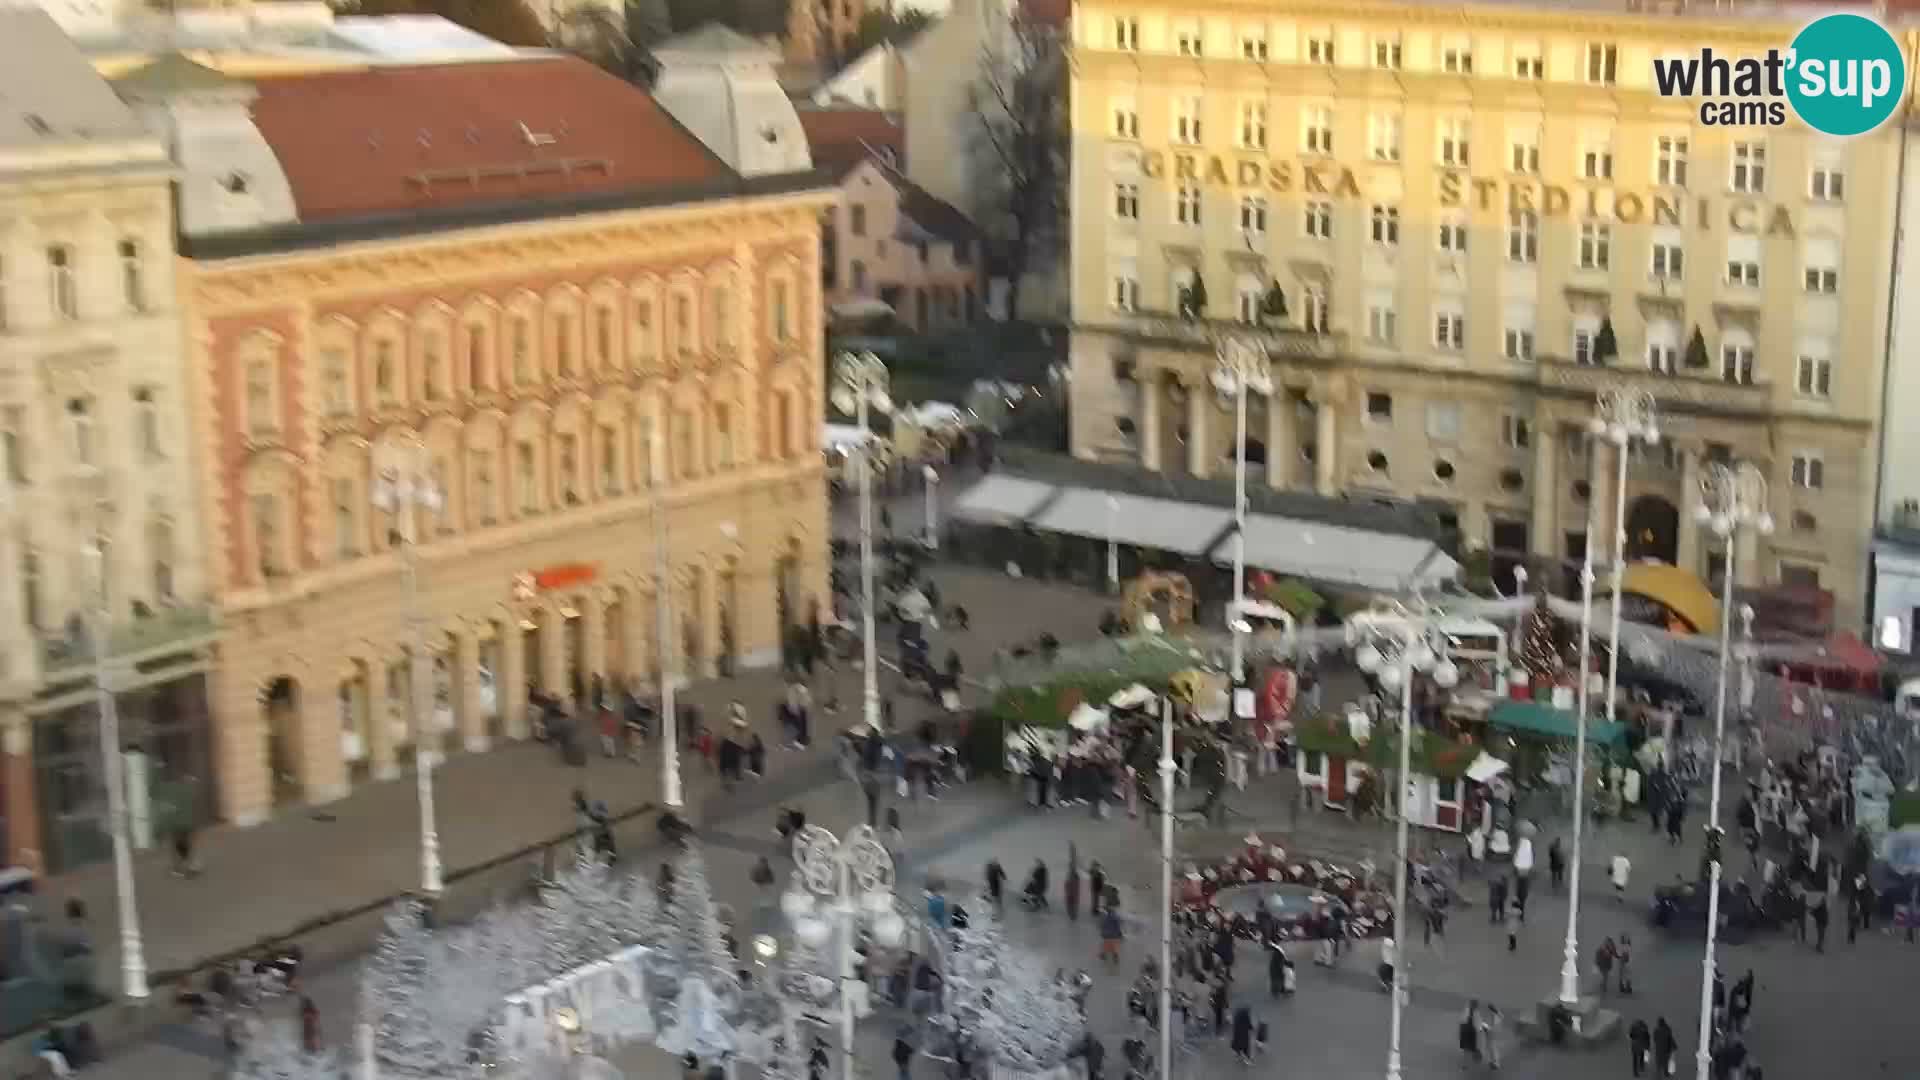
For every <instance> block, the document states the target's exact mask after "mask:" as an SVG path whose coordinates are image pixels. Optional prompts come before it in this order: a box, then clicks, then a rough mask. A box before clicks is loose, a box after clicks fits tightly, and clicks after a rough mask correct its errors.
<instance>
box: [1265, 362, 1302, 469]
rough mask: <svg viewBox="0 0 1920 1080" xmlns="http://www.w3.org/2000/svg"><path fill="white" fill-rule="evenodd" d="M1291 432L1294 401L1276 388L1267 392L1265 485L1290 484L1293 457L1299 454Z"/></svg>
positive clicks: (1295, 440) (1283, 391)
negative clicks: (1269, 392) (1271, 391)
mask: <svg viewBox="0 0 1920 1080" xmlns="http://www.w3.org/2000/svg"><path fill="white" fill-rule="evenodd" d="M1297 444H1298V440H1297V439H1295V438H1294V435H1293V401H1292V399H1290V398H1288V396H1287V392H1286V390H1284V389H1282V388H1280V387H1275V388H1274V391H1273V393H1271V394H1268V395H1267V486H1268V487H1271V488H1280V489H1283V490H1284V489H1285V488H1287V487H1289V486H1290V485H1292V483H1293V459H1294V458H1295V457H1297V456H1298V455H1299V453H1300V447H1299V446H1298V445H1297Z"/></svg>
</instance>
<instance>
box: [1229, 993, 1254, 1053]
mask: <svg viewBox="0 0 1920 1080" xmlns="http://www.w3.org/2000/svg"><path fill="white" fill-rule="evenodd" d="M1233 1052H1234V1053H1235V1054H1236V1055H1238V1056H1239V1058H1240V1064H1242V1065H1251V1064H1253V1010H1251V1009H1249V1008H1247V1007H1246V1006H1245V1005H1242V1006H1240V1007H1239V1008H1237V1009H1235V1010H1233Z"/></svg>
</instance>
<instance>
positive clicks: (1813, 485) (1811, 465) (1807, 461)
mask: <svg viewBox="0 0 1920 1080" xmlns="http://www.w3.org/2000/svg"><path fill="white" fill-rule="evenodd" d="M1789 477H1790V479H1791V480H1792V482H1793V486H1794V487H1797V488H1806V489H1807V490H1809V491H1818V490H1820V489H1821V488H1824V487H1826V486H1827V463H1826V461H1825V460H1824V459H1823V458H1822V457H1821V456H1820V453H1819V451H1816V450H1800V451H1796V452H1795V453H1794V455H1793V465H1792V466H1791V470H1790V472H1789Z"/></svg>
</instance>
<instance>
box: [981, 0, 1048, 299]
mask: <svg viewBox="0 0 1920 1080" xmlns="http://www.w3.org/2000/svg"><path fill="white" fill-rule="evenodd" d="M1067 75H1068V72H1067V52H1066V39H1065V36H1064V34H1063V33H1062V31H1061V29H1060V28H1059V27H1057V26H1052V25H1049V24H1048V23H1046V22H1043V21H1040V20H1038V19H1034V18H1032V17H1031V16H1029V15H1028V14H1027V13H1026V10H1025V7H1024V5H1022V6H1020V7H1018V8H1016V10H1015V11H1014V12H1013V14H1012V15H1011V17H1010V21H1009V23H1008V25H1007V27H1006V32H1005V33H1004V34H1003V35H1001V36H1000V39H999V40H997V41H989V42H988V43H987V45H986V46H985V48H983V49H982V50H981V58H980V77H979V79H978V81H977V82H976V83H975V84H974V87H973V89H972V92H971V95H970V98H971V105H972V109H973V113H974V118H975V120H976V121H977V124H976V138H975V139H974V140H973V142H974V145H973V146H972V147H971V148H970V149H971V151H972V165H973V173H974V181H975V188H974V190H975V191H976V192H978V195H977V197H976V204H975V206H974V207H973V210H974V212H975V219H976V223H977V224H978V225H979V226H980V227H981V229H982V230H983V231H984V232H985V233H986V236H987V241H988V244H989V245H990V247H991V249H992V251H993V253H994V254H995V255H997V256H998V261H999V262H1000V264H1001V265H1002V266H1004V267H1005V268H1006V272H1007V276H1008V277H1009V278H1010V279H1011V282H1010V284H1011V290H1010V293H1009V296H1008V301H1007V315H1008V317H1009V318H1016V317H1018V315H1019V311H1020V282H1021V280H1022V279H1023V278H1025V277H1026V275H1027V271H1028V270H1029V269H1030V268H1032V267H1034V266H1036V265H1040V264H1042V263H1043V262H1044V261H1045V259H1046V258H1047V257H1048V256H1050V255H1052V254H1054V253H1055V252H1056V251H1057V250H1058V249H1059V246H1060V244H1061V241H1062V239H1063V237H1064V231H1065V229H1064V227H1065V217H1066V205H1067V169H1068V165H1067V123H1068V116H1067Z"/></svg>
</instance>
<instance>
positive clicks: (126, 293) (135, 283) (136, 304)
mask: <svg viewBox="0 0 1920 1080" xmlns="http://www.w3.org/2000/svg"><path fill="white" fill-rule="evenodd" d="M145 264H146V258H145V255H144V254H143V252H142V249H141V245H140V241H138V240H136V239H134V238H132V237H128V238H126V239H124V240H121V241H120V294H121V297H122V299H124V300H125V301H126V304H127V308H128V309H129V310H131V311H145V310H147V277H146V270H145Z"/></svg>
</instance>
